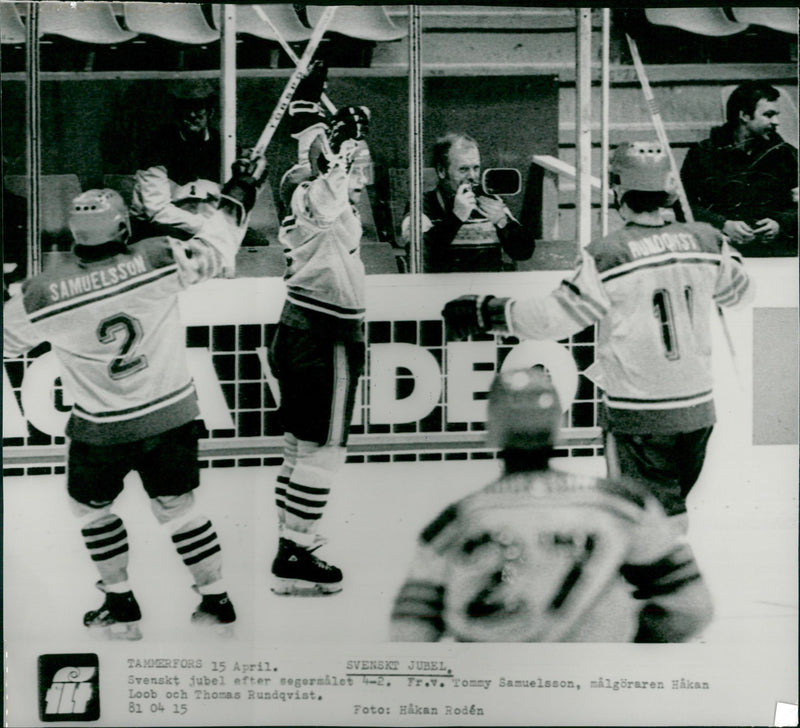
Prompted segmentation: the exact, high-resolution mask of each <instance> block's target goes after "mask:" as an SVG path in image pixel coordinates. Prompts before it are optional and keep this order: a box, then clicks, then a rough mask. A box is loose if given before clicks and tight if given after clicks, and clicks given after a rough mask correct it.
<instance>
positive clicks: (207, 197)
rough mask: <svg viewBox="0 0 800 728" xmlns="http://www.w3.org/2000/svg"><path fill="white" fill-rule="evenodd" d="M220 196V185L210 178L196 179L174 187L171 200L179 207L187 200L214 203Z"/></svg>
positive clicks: (187, 201)
mask: <svg viewBox="0 0 800 728" xmlns="http://www.w3.org/2000/svg"><path fill="white" fill-rule="evenodd" d="M219 197H220V187H219V185H218V184H217V183H216V182H212V181H211V180H210V179H196V180H192V181H191V182H187V183H186V184H185V185H181V186H180V187H176V188H175V189H174V190H173V192H172V202H173V204H175V205H178V206H179V207H180V206H181V204H184V203H189V202H208V203H210V204H213V205H216V204H217V202H218V201H219Z"/></svg>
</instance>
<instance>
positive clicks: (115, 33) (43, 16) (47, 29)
mask: <svg viewBox="0 0 800 728" xmlns="http://www.w3.org/2000/svg"><path fill="white" fill-rule="evenodd" d="M3 4H5V3H3ZM38 7H39V35H40V36H42V35H60V36H63V37H65V38H71V39H72V40H79V41H82V42H84V43H97V44H111V43H122V42H124V41H126V40H131V39H132V38H135V37H136V33H133V32H131V31H129V30H125V29H124V28H123V27H121V26H120V24H119V22H117V18H116V16H115V15H114V11H113V10H112V8H111V4H110V3H106V2H82V3H73V4H70V3H63V2H51V1H50V0H44V1H43V2H39V3H38ZM3 20H4V24H5V18H3Z"/></svg>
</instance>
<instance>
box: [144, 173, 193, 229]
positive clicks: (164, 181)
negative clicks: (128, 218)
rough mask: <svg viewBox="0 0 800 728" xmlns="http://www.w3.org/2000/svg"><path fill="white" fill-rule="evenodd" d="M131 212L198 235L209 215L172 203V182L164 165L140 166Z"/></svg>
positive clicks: (151, 220) (145, 218)
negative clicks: (141, 167)
mask: <svg viewBox="0 0 800 728" xmlns="http://www.w3.org/2000/svg"><path fill="white" fill-rule="evenodd" d="M131 213H132V214H133V215H134V216H135V217H138V218H139V219H140V220H145V221H147V222H150V223H157V224H159V225H164V226H168V227H171V228H175V229H176V230H182V231H183V232H186V233H189V234H192V235H193V234H194V233H196V232H197V231H198V230H199V229H200V228H201V227H202V226H203V223H204V221H205V218H204V217H203V216H202V215H200V214H198V213H195V212H190V211H189V210H183V209H181V208H180V207H178V206H177V205H175V204H173V202H172V183H171V182H170V180H169V178H168V177H167V170H166V168H165V167H162V166H154V167H148V168H146V169H139V170H137V171H136V174H135V175H134V183H133V192H132V197H131Z"/></svg>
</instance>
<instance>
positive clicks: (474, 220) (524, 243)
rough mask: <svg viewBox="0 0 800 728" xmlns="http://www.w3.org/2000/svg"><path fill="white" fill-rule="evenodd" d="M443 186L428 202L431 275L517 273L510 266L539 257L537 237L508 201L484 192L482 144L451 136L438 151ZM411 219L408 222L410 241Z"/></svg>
mask: <svg viewBox="0 0 800 728" xmlns="http://www.w3.org/2000/svg"><path fill="white" fill-rule="evenodd" d="M433 166H434V168H435V169H436V176H437V185H436V188H435V189H433V190H429V191H428V192H426V193H425V195H424V197H423V201H422V213H423V219H422V232H423V265H424V270H425V272H426V273H449V272H457V271H469V272H472V271H502V270H505V269H511V270H513V264H508V265H506V264H504V261H503V253H504V252H505V254H506V255H507V256H508V257H509V258H511V259H512V260H527V259H528V258H530V257H531V255H533V250H534V246H535V241H534V237H533V233H532V232H531V231H529V230H527V229H525V228H524V227H523V226H522V225H521V224H520V223H519V222H518V221H517V220H516V219H515V218H514V216H513V215H512V214H511V212H510V211H509V210H508V208H507V207H506V206H505V204H504V203H503V201H502V200H501V199H500V198H499V197H497V196H495V195H488V194H486V193H485V192H483V191H482V190H481V189H480V173H481V157H480V152H479V150H478V143H477V142H476V141H475V140H474V139H473V138H472V137H470V136H467V135H466V134H455V133H451V134H447V135H445V136H443V137H441V138H440V139H438V140H437V141H436V143H435V144H434V147H433ZM408 233H409V218H406V219H405V220H404V221H403V235H404V237H406V238H407V237H408Z"/></svg>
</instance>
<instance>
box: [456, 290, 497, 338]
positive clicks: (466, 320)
mask: <svg viewBox="0 0 800 728" xmlns="http://www.w3.org/2000/svg"><path fill="white" fill-rule="evenodd" d="M507 302H508V299H507V298H497V297H496V296H476V295H467V296H459V297H458V298H454V299H453V300H452V301H448V302H447V303H446V304H445V306H444V309H442V317H443V318H444V320H445V324H446V325H447V329H448V331H450V332H452V334H453V336H454V337H455V338H456V339H466V338H467V337H468V336H474V335H476V334H483V333H486V332H487V331H492V330H493V329H499V330H507V329H508V325H507V323H506V315H505V309H506V303H507Z"/></svg>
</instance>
